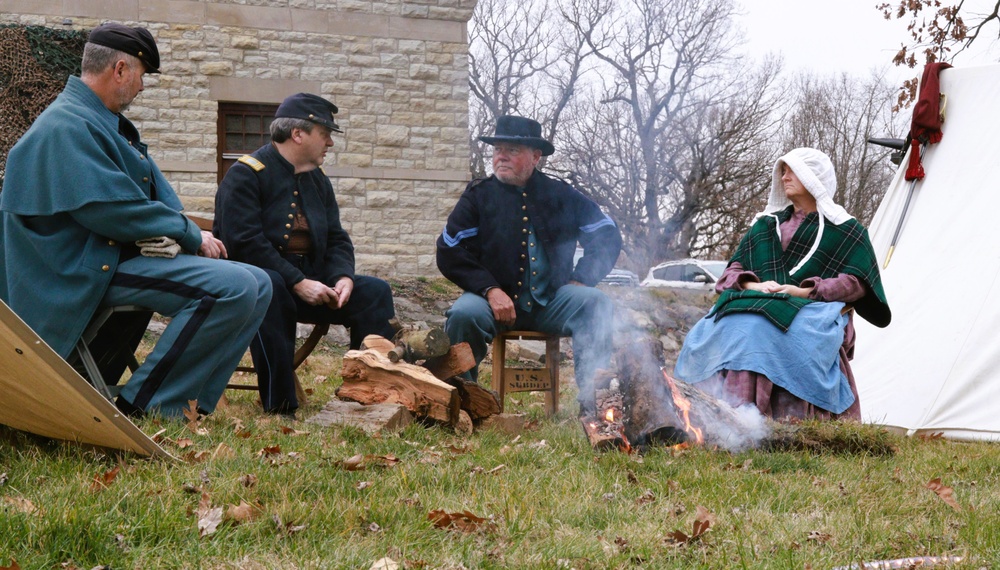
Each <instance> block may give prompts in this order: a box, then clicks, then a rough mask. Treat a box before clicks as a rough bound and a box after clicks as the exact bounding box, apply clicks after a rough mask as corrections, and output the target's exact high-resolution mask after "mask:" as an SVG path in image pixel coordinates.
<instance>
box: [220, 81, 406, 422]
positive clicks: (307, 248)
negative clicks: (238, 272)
mask: <svg viewBox="0 0 1000 570" xmlns="http://www.w3.org/2000/svg"><path fill="white" fill-rule="evenodd" d="M336 113H337V106H336V105H334V104H333V103H331V102H329V101H327V100H326V99H323V98H322V97H319V96H316V95H312V94H308V93H298V94H295V95H292V96H290V97H288V98H287V99H285V100H284V102H282V104H281V105H280V106H279V107H278V110H277V112H276V113H275V115H274V116H275V119H274V121H273V122H272V123H271V142H270V143H268V144H266V145H264V146H263V147H261V148H259V149H257V150H256V151H254V152H253V154H249V155H246V156H243V157H242V158H240V159H239V161H238V162H237V163H236V164H234V165H233V166H232V168H230V169H229V172H227V173H226V176H225V178H223V180H222V184H221V185H220V186H219V191H218V193H217V194H216V197H215V225H214V228H213V229H214V232H215V234H216V235H217V236H219V238H220V239H222V241H223V243H225V244H226V247H227V248H228V250H229V254H230V255H231V256H232V258H233V259H236V260H238V261H243V262H246V263H250V264H252V265H256V266H257V267H260V268H262V269H264V271H266V272H267V273H268V275H269V276H270V277H271V281H272V284H273V288H274V296H273V298H272V300H271V306H270V308H269V309H268V312H267V316H266V317H265V319H264V322H263V323H262V324H261V327H260V331H259V333H258V334H257V336H256V337H254V339H253V341H252V342H251V343H250V354H251V356H252V357H253V362H254V368H256V370H257V379H258V386H259V388H260V398H261V403H262V404H263V406H264V409H265V410H266V411H268V412H272V413H281V414H294V411H295V409H296V408H297V407H298V399H297V398H296V395H295V370H294V367H293V363H292V358H293V356H294V353H295V325H296V322H298V321H305V322H312V323H317V322H328V323H335V324H341V325H345V326H346V327H348V328H349V329H350V334H351V348H352V349H357V348H359V347H360V346H361V341H362V340H363V339H364V338H365V336H367V335H369V334H377V335H380V336H384V337H386V338H392V336H393V335H394V333H395V331H394V329H393V328H392V326H390V324H389V320H390V319H392V318H393V316H394V314H395V312H394V309H393V303H392V291H391V290H390V288H389V285H388V283H386V282H385V281H383V280H381V279H377V278H374V277H368V276H364V275H355V273H354V246H353V244H352V243H351V238H350V236H348V235H347V232H346V231H345V230H344V228H343V226H341V223H340V210H339V208H338V207H337V200H336V198H335V196H334V194H333V185H332V184H331V183H330V179H329V178H328V177H327V176H326V174H325V173H324V172H323V170H322V168H320V166H322V164H323V159H324V157H325V156H326V151H327V149H328V148H330V147H331V146H333V139H332V138H331V133H334V132H337V133H340V132H343V131H341V130H340V127H338V126H337V123H336V122H334V115H335V114H336Z"/></svg>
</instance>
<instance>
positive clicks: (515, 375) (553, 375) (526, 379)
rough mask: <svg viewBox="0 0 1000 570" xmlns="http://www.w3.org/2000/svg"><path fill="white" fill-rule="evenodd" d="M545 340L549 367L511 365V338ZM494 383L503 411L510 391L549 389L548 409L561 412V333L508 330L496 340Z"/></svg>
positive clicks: (546, 402)
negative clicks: (508, 342) (508, 351)
mask: <svg viewBox="0 0 1000 570" xmlns="http://www.w3.org/2000/svg"><path fill="white" fill-rule="evenodd" d="M522 339H523V340H544V341H545V366H544V367H543V368H519V367H510V366H507V361H506V356H507V341H508V340H522ZM493 386H494V388H496V389H497V392H498V394H499V396H500V412H501V413H502V412H503V409H504V400H505V399H506V395H507V393H508V392H545V410H546V413H547V414H549V415H553V414H555V413H556V412H557V411H559V336H558V335H550V334H545V333H540V332H535V331H507V332H503V333H500V334H498V335H497V336H496V337H495V338H494V339H493Z"/></svg>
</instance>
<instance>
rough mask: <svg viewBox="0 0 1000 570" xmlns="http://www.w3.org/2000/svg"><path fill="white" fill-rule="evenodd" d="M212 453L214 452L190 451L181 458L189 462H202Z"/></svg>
mask: <svg viewBox="0 0 1000 570" xmlns="http://www.w3.org/2000/svg"><path fill="white" fill-rule="evenodd" d="M211 455H212V454H210V453H209V452H207V451H189V452H187V453H185V454H184V455H182V456H181V459H183V460H184V461H187V462H188V463H201V462H202V461H205V460H206V459H208V458H209V457H211Z"/></svg>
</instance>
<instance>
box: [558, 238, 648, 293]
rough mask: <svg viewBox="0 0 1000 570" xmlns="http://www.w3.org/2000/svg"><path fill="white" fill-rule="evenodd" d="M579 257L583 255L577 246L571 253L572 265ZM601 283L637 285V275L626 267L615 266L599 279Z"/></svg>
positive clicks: (580, 248) (615, 285)
mask: <svg viewBox="0 0 1000 570" xmlns="http://www.w3.org/2000/svg"><path fill="white" fill-rule="evenodd" d="M581 257H583V248H582V247H578V248H576V253H575V254H573V267H576V264H577V263H578V262H579V261H580V258H581ZM601 283H603V284H605V285H611V286H614V287H638V286H639V276H638V275H637V274H636V273H635V272H633V271H629V270H628V269H618V268H617V267H615V268H613V269H612V270H611V272H610V273H608V274H607V275H606V276H605V277H604V279H601Z"/></svg>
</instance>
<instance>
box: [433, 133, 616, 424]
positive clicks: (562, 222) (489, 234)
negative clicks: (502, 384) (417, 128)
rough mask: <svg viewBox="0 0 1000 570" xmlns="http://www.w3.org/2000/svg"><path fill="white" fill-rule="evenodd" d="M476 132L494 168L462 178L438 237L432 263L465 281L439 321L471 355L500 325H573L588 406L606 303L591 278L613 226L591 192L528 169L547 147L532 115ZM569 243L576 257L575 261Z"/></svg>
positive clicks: (602, 346)
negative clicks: (490, 154)
mask: <svg viewBox="0 0 1000 570" xmlns="http://www.w3.org/2000/svg"><path fill="white" fill-rule="evenodd" d="M479 140H481V141H483V142H485V143H486V144H489V145H492V146H493V175H492V176H490V177H489V178H484V179H479V180H473V181H472V182H470V183H469V185H468V186H467V187H466V189H465V192H464V193H463V194H462V196H461V198H459V200H458V204H456V206H455V209H454V210H453V211H452V212H451V215H449V216H448V223H447V225H446V226H445V228H444V231H443V232H441V236H440V237H438V239H437V265H438V269H440V270H441V273H442V274H443V275H444V276H445V277H447V278H448V279H450V280H451V281H452V282H454V283H455V284H456V285H458V286H459V287H461V288H462V289H464V290H465V293H463V294H462V296H461V297H459V299H458V300H457V301H455V304H454V305H452V307H451V309H450V310H449V311H448V313H447V315H448V321H447V322H446V323H445V330H446V331H447V332H448V336H449V337H450V339H451V341H452V343H459V342H468V343H469V345H470V347H471V348H472V353H473V355H474V356H475V359H476V363H477V364H478V363H479V362H481V361H482V359H483V358H484V357H485V356H486V347H487V345H488V343H489V342H491V341H492V340H493V338H494V337H495V336H496V335H497V334H499V333H500V332H502V331H505V330H511V329H519V330H533V331H539V332H544V333H549V334H558V335H562V336H568V335H572V337H573V357H574V372H575V374H576V383H577V385H578V386H579V388H580V395H579V398H578V399H579V401H580V411H581V413H582V414H584V415H586V414H589V413H592V412H593V411H594V407H595V404H594V387H593V380H594V374H595V372H596V371H597V369H599V368H608V364H609V360H610V358H611V348H612V347H611V344H612V342H611V341H612V339H611V330H612V312H613V309H612V303H611V300H610V299H608V297H607V296H606V295H605V294H604V293H603V292H601V291H599V290H597V289H596V288H595V287H594V285H597V283H598V282H599V281H600V280H601V279H603V278H604V276H605V275H607V274H608V272H609V271H610V270H611V268H612V267H614V264H615V261H616V260H617V259H618V253H619V251H620V250H621V244H622V238H621V233H620V232H619V231H618V226H617V225H615V223H614V221H612V220H611V218H609V217H608V216H607V215H606V214H605V213H604V212H602V211H601V208H600V207H599V206H598V205H597V204H596V203H594V201H593V200H591V199H589V198H587V197H586V196H584V195H583V194H582V193H580V192H579V191H577V190H576V189H575V188H573V187H572V186H570V185H569V184H567V183H566V182H564V181H562V180H559V179H557V178H553V177H551V176H548V175H546V174H543V173H542V172H540V171H539V170H537V168H536V167H537V166H538V163H539V160H541V158H542V157H543V156H548V155H550V154H552V153H553V152H554V151H555V148H554V147H553V145H552V143H550V142H549V141H547V140H545V139H544V138H542V128H541V125H540V124H539V123H538V122H537V121H534V120H532V119H528V118H525V117H517V116H512V115H507V116H502V117H500V118H498V119H497V125H496V131H495V133H494V135H493V136H492V137H489V136H483V137H479ZM577 243H579V244H580V245H581V246H583V257H582V258H580V260H579V261H577V262H574V255H575V253H576V247H577ZM476 372H477V371H476V370H475V369H474V370H473V371H471V372H470V373H466V378H467V379H469V380H476V376H475V374H476ZM496 381H497V380H496V379H494V382H496Z"/></svg>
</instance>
